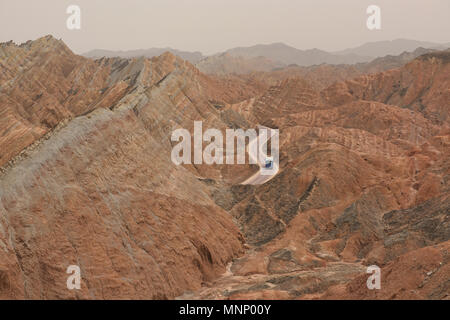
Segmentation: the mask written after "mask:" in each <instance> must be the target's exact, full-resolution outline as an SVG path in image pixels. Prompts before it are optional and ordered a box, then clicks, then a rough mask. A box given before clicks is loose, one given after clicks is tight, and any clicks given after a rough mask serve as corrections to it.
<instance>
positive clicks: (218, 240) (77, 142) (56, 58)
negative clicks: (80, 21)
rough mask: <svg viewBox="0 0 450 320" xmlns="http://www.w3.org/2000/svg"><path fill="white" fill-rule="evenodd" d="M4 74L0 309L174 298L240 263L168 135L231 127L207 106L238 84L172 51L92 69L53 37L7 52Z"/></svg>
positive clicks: (4, 48)
mask: <svg viewBox="0 0 450 320" xmlns="http://www.w3.org/2000/svg"><path fill="white" fill-rule="evenodd" d="M0 64H1V82H0V87H1V89H0V97H1V98H0V101H1V108H0V110H1V112H2V117H1V125H0V128H1V139H0V145H1V147H0V150H1V160H2V164H3V168H2V173H1V176H0V248H1V249H0V298H19V299H22V298H27V299H55V298H58V299H60V298H83V299H111V298H145V299H152V298H173V297H175V296H177V295H179V294H181V293H182V292H183V291H184V290H193V289H195V288H199V287H200V286H201V284H202V283H203V282H205V281H209V280H211V279H213V278H214V277H216V276H217V275H219V274H220V273H222V272H224V270H225V266H226V265H227V263H228V262H230V261H231V260H232V259H233V258H234V257H236V256H238V255H240V254H242V253H243V239H242V236H241V234H240V232H239V230H238V228H237V227H236V226H235V224H234V223H233V222H232V218H231V217H230V216H229V214H228V213H227V212H225V210H223V209H222V208H220V207H219V206H217V205H216V204H215V203H214V202H213V201H212V200H211V198H210V195H209V193H210V190H209V189H208V186H207V185H206V184H204V183H203V182H202V179H201V178H202V176H201V173H200V171H201V168H195V167H191V168H184V167H177V166H175V165H174V164H172V162H171V157H170V152H171V148H172V142H171V141H170V134H171V132H172V130H173V129H175V128H178V127H184V128H190V127H192V125H193V121H194V120H203V121H204V122H205V124H209V125H211V126H214V127H219V128H220V127H227V126H228V124H226V121H227V122H231V123H232V121H233V119H231V120H230V119H228V118H227V119H226V121H224V120H223V119H222V118H221V114H220V113H219V112H218V111H217V110H216V108H215V107H214V104H213V103H212V102H211V101H217V103H222V104H224V103H226V102H227V101H228V102H232V101H234V100H235V99H238V100H239V99H240V98H239V97H240V95H241V94H242V92H241V91H240V90H242V87H241V86H239V85H236V87H235V90H234V91H233V86H231V85H228V86H227V88H229V89H230V90H227V91H224V90H222V88H221V84H220V83H219V82H218V81H215V80H212V79H209V78H207V77H205V76H203V75H202V74H200V73H199V72H198V70H197V69H195V68H194V67H193V66H192V65H191V64H190V63H188V62H185V61H183V60H181V59H180V58H177V57H175V56H174V55H172V54H169V53H167V54H164V55H162V56H160V57H157V58H153V59H144V58H140V59H132V60H125V59H100V60H96V61H93V60H90V59H86V58H83V57H79V56H76V55H74V54H73V53H72V52H71V51H70V50H69V49H68V48H67V47H66V46H65V45H64V44H63V43H62V42H61V41H58V40H55V39H54V38H52V37H50V36H49V37H44V38H41V39H38V40H36V41H33V42H28V43H26V44H23V45H20V46H17V45H15V44H13V43H6V44H2V45H1V55H0ZM237 89H239V90H237ZM249 91H251V90H249ZM206 170H209V172H210V174H211V175H212V176H214V174H220V173H214V170H213V169H211V168H207V169H206ZM69 265H78V266H80V268H81V272H82V277H83V281H82V289H81V290H80V291H69V290H67V288H66V279H67V276H68V275H67V274H66V269H67V267H68V266H69Z"/></svg>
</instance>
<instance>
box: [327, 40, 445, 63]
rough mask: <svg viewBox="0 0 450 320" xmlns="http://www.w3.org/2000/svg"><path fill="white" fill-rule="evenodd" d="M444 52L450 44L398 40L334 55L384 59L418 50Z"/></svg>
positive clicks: (366, 45) (364, 46)
mask: <svg viewBox="0 0 450 320" xmlns="http://www.w3.org/2000/svg"><path fill="white" fill-rule="evenodd" d="M420 47H422V48H426V49H437V50H443V49H447V48H449V47H450V42H449V43H444V44H441V43H435V42H429V41H416V40H409V39H396V40H392V41H377V42H368V43H365V44H363V45H361V46H358V47H355V48H350V49H345V50H341V51H337V52H334V54H340V55H348V54H355V55H358V56H370V57H373V58H377V57H384V56H387V55H399V54H401V53H403V52H405V51H406V52H412V51H414V50H416V49H417V48H420Z"/></svg>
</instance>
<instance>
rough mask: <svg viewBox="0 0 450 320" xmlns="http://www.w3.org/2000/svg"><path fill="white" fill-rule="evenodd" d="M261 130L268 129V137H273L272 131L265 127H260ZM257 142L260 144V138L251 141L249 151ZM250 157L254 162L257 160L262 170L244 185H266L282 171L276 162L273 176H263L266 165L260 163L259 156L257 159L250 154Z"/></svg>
mask: <svg viewBox="0 0 450 320" xmlns="http://www.w3.org/2000/svg"><path fill="white" fill-rule="evenodd" d="M260 128H261V129H267V131H268V134H267V136H268V137H272V134H271V131H270V130H272V129H270V128H267V127H264V126H260ZM257 142H258V138H255V139H253V140H252V141H250V142H249V144H248V149H249V150H251V145H252V144H254V143H257ZM258 151H260V150H258ZM248 155H249V157H251V158H252V159H253V160H255V161H256V162H257V163H258V165H259V168H260V169H259V171H258V172H257V173H255V174H254V175H252V176H251V177H250V178H248V179H247V180H245V181H244V182H242V183H241V184H242V185H260V184H264V183H266V182H267V181H270V180H272V179H273V177H275V176H276V175H277V174H278V171H279V169H280V168H279V165H278V163H275V162H274V163H273V174H271V175H267V174H266V175H263V174H262V171H263V170H264V167H265V165H266V164H265V163H261V162H259V159H257V158H258V156H256V159H255V155H253V154H251V152H248Z"/></svg>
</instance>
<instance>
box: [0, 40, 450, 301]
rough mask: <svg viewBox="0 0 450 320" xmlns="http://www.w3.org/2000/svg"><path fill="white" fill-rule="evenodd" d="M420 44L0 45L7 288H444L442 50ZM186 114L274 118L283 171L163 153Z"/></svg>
mask: <svg viewBox="0 0 450 320" xmlns="http://www.w3.org/2000/svg"><path fill="white" fill-rule="evenodd" d="M421 50H425V49H419V50H417V51H415V52H413V53H410V54H402V55H401V56H395V57H394V56H391V57H384V58H378V59H376V60H373V61H372V62H367V63H360V64H355V65H326V64H323V65H319V66H308V67H299V66H288V67H280V66H275V68H278V69H276V70H273V68H272V65H271V63H270V61H267V60H266V59H260V58H252V59H250V61H251V64H248V63H247V61H245V59H243V58H236V57H230V56H225V58H226V65H224V64H223V63H224V62H223V59H215V58H214V59H210V60H209V61H207V62H203V67H204V68H205V69H204V71H207V70H209V71H208V72H206V73H203V72H201V71H200V70H199V68H200V69H202V67H201V66H200V65H197V66H194V65H193V64H191V63H190V62H187V61H185V60H183V59H181V58H180V57H177V56H175V55H174V54H172V53H164V54H162V55H160V56H157V57H153V58H145V57H140V58H129V59H127V58H99V59H96V60H94V59H90V58H86V57H82V56H78V55H75V54H74V53H73V52H72V51H71V50H70V49H69V48H68V47H67V46H66V45H65V44H64V43H63V42H62V41H61V40H57V39H55V38H53V37H52V36H46V37H43V38H40V39H37V40H35V41H29V42H26V43H24V44H21V45H17V44H15V43H13V42H7V43H1V44H0V167H1V168H0V299H176V298H184V299H449V298H450V252H449V250H450V114H449V111H450V52H449V51H436V50H425V51H421ZM216 60H217V61H218V62H217V61H216ZM201 63H202V62H199V64H201ZM255 65H258V68H259V69H258V70H256V71H255V70H254V69H253V68H254V66H255ZM197 67H199V68H197ZM246 68H247V69H246ZM206 69H207V70H206ZM240 70H249V71H248V72H237V71H240ZM194 121H203V126H204V128H206V127H211V128H219V129H222V130H225V129H226V128H255V127H257V126H258V125H264V126H267V127H270V128H277V129H279V130H280V170H279V173H278V174H277V175H276V176H275V177H274V178H273V179H272V180H270V181H269V182H267V183H265V184H263V185H259V186H249V185H242V184H241V183H242V182H243V181H245V180H246V179H247V178H248V177H250V176H251V175H252V174H254V173H255V172H256V171H257V170H258V169H257V167H255V166H251V165H214V166H207V165H184V166H176V165H175V164H173V163H172V161H171V150H172V147H173V145H174V143H173V142H172V141H171V139H170V137H171V133H172V131H173V130H174V129H177V128H186V129H188V130H192V128H193V122H194ZM69 265H78V266H79V267H80V268H81V273H82V283H81V289H80V290H68V289H67V287H66V279H67V276H68V275H67V273H66V270H67V267H68V266H69ZM370 265H377V266H379V267H380V268H381V272H382V273H381V274H382V281H381V289H380V290H368V288H367V287H366V280H367V278H368V275H367V274H366V268H367V267H368V266H370Z"/></svg>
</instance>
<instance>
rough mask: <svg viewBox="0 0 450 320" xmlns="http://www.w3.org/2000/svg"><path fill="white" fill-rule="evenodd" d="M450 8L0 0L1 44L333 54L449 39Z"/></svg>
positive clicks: (250, 0)
mask: <svg viewBox="0 0 450 320" xmlns="http://www.w3.org/2000/svg"><path fill="white" fill-rule="evenodd" d="M71 4H75V5H78V6H80V8H81V30H68V29H67V27H66V20H67V18H68V17H69V15H68V14H67V13H66V8H67V7H68V6H69V5H71ZM371 4H376V5H378V6H380V8H381V21H382V25H381V30H374V31H370V30H368V29H367V27H366V20H367V18H368V14H367V13H366V9H367V7H368V6H369V5H371ZM449 12H450V1H447V0H430V1H427V3H426V6H425V7H424V2H423V1H422V0H398V1H395V3H393V2H392V1H388V0H378V1H369V0H343V1H340V2H336V1H334V0H316V1H292V0H259V1H256V0H246V1H237V0H231V1H227V2H221V1H212V0H192V1H189V0H152V1H144V0H129V1H122V0H120V1H119V0H109V1H108V0H96V1H88V0H78V1H68V0H58V1H56V0H41V1H39V2H29V1H25V0H16V1H2V2H1V3H0V29H1V30H3V32H2V33H0V42H6V41H9V40H13V41H14V42H16V43H23V42H26V41H28V40H34V39H37V38H40V37H42V36H45V35H47V34H51V35H53V36H54V37H55V38H58V39H60V38H61V39H62V40H63V41H64V42H65V43H66V44H67V45H68V46H69V47H70V48H71V49H72V50H73V51H74V52H75V53H78V54H83V53H86V52H88V51H90V50H94V49H100V50H112V51H119V50H121V51H129V50H141V49H148V48H166V47H170V48H172V49H178V50H182V51H191V52H194V51H199V52H201V53H203V54H204V55H211V54H215V53H219V52H223V51H225V50H227V49H230V48H234V47H248V46H253V45H256V44H271V43H284V44H286V45H289V46H292V47H295V48H298V49H301V50H306V49H313V48H317V49H321V50H325V51H329V52H333V51H339V50H343V49H347V48H352V47H357V46H359V45H362V44H364V43H368V42H375V41H392V40H396V39H410V40H417V41H426V42H434V43H438V44H444V43H448V42H450V39H449V31H450V20H449V19H448V13H449ZM5 30H7V31H6V32H5Z"/></svg>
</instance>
